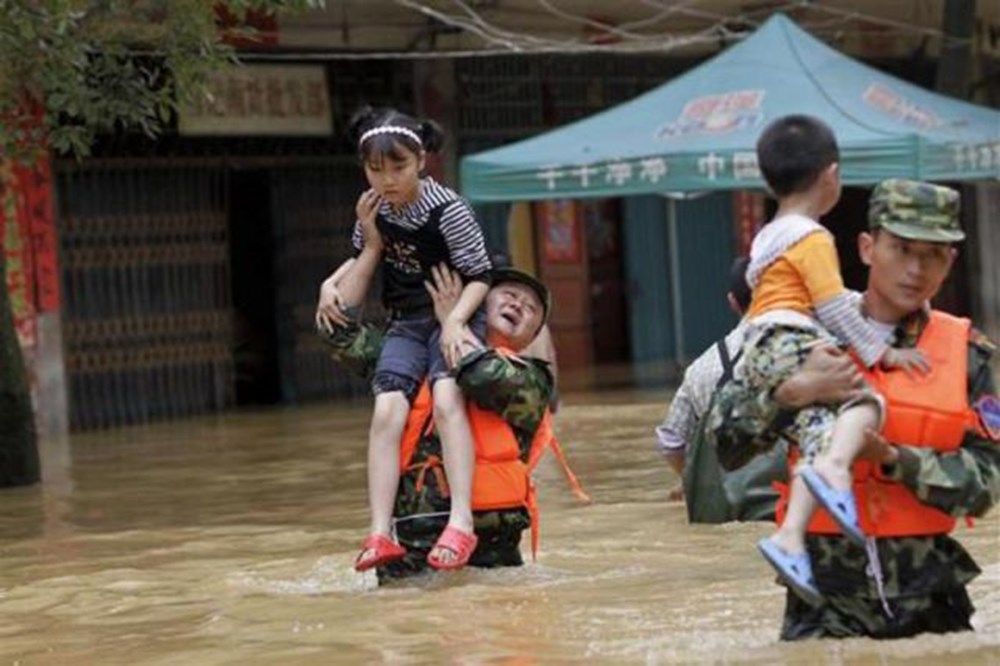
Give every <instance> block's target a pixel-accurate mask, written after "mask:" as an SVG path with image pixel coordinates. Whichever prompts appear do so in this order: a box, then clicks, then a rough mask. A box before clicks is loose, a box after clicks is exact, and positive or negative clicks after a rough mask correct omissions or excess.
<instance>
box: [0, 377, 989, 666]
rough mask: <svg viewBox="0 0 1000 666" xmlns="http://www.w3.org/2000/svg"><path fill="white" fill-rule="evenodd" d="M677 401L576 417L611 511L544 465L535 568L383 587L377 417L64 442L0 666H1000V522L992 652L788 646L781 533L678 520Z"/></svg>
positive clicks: (43, 491)
mask: <svg viewBox="0 0 1000 666" xmlns="http://www.w3.org/2000/svg"><path fill="white" fill-rule="evenodd" d="M667 398H668V394H667V393H666V392H663V391H661V392H648V393H647V392H617V393H605V394H589V395H580V396H569V397H568V398H567V400H566V402H565V406H564V409H563V410H562V411H561V412H560V415H559V419H558V430H559V432H560V435H561V439H562V441H563V442H564V444H565V446H566V449H567V451H568V455H569V456H570V459H571V462H572V463H573V465H574V467H575V469H576V471H577V473H578V474H579V476H580V477H581V480H582V481H583V483H584V485H585V487H586V489H587V490H588V491H589V492H590V494H591V495H592V497H593V498H594V503H593V504H592V505H589V506H584V505H581V504H579V503H578V502H577V501H576V500H575V498H574V497H573V496H572V494H571V493H570V492H569V491H568V489H567V488H566V487H565V485H564V484H563V482H562V478H561V473H560V472H559V470H558V468H557V467H556V466H555V464H553V463H552V461H546V463H544V464H543V465H542V466H541V467H540V469H539V478H540V482H541V495H540V497H541V505H542V510H543V514H542V547H541V552H540V554H539V557H538V560H537V562H535V563H529V564H528V565H527V566H525V567H523V568H519V569H499V570H490V571H482V570H473V569H467V570H463V571H460V572H455V573H451V574H443V575H441V574H439V575H434V576H427V577H424V578H421V579H416V580H411V581H405V582H402V583H395V584H393V585H391V586H387V587H383V588H377V587H376V586H375V582H374V575H373V574H370V573H369V574H367V575H360V574H356V573H354V572H353V570H352V568H351V565H352V562H353V558H354V556H355V554H356V548H357V546H358V544H359V542H360V540H361V539H362V537H363V536H364V531H365V527H366V525H367V511H366V500H365V468H364V458H365V456H364V451H365V441H366V432H367V423H368V417H369V412H368V408H367V406H366V405H363V404H362V405H356V406H334V405H324V406H313V407H308V408H300V409H281V410H275V411H270V412H256V413H245V414H244V413H237V414H230V415H225V416H222V417H213V418H204V419H196V420H191V421H186V422H181V423H172V424H162V425H155V426H149V427H143V428H130V429H123V430H117V431H112V432H102V433H90V434H85V435H78V436H74V437H73V438H72V441H71V442H70V443H69V444H68V445H67V443H66V442H46V443H45V446H46V450H45V460H46V463H47V467H46V475H47V479H46V482H45V483H44V484H43V485H41V486H37V487H34V488H27V489H15V490H7V491H3V492H0V502H2V510H0V663H4V664H60V665H61V664H71V665H73V666H81V665H84V664H139V663H141V664H198V665H208V664H232V663H240V664H320V663H323V664H327V663H338V664H340V663H343V664H378V663H389V664H396V663H399V664H410V663H444V664H508V665H518V666H526V665H530V664H569V663H579V662H582V661H584V660H588V661H591V662H593V663H637V664H672V663H691V662H714V663H767V664H783V663H788V664H791V663H819V664H867V663H880V664H895V663H902V662H903V661H906V662H907V663H923V664H993V665H997V664H1000V511H994V513H993V514H992V515H990V516H989V517H987V518H986V519H984V520H981V521H979V523H978V524H977V526H976V528H975V529H973V530H969V529H967V528H965V527H962V528H960V531H959V534H958V536H959V538H960V539H961V540H962V542H963V543H964V544H965V545H966V547H967V548H968V549H969V550H970V552H971V553H972V554H973V556H974V557H975V558H976V559H977V561H978V562H979V563H980V565H981V566H982V568H983V570H984V573H983V575H982V576H980V577H979V578H978V579H977V580H976V581H975V582H974V583H973V584H972V585H971V586H970V594H971V596H972V599H973V602H974V603H975V604H976V606H977V608H978V612H977V613H976V615H975V617H974V624H975V627H976V629H977V631H976V633H967V634H957V635H948V636H930V635H927V636H920V637H917V638H914V639H906V640H899V641H884V642H876V641H870V640H861V639H855V640H848V641H823V642H815V641H811V642H807V643H800V644H783V643H780V642H779V641H778V640H777V635H778V630H779V625H780V618H781V612H782V608H783V599H784V596H783V592H784V590H783V588H780V587H778V586H777V585H776V584H775V583H774V576H773V575H772V573H771V572H770V569H769V568H768V567H767V565H766V564H765V562H764V561H763V560H762V559H761V558H760V557H759V556H758V555H757V554H756V552H755V550H754V548H753V544H754V541H755V540H756V539H757V538H759V537H760V536H762V535H764V534H766V533H767V532H768V530H769V526H767V525H765V524H760V523H754V524H730V525H724V526H699V527H690V526H688V525H687V524H686V522H685V515H684V510H683V507H682V505H680V504H678V503H669V502H668V501H667V495H668V492H669V490H670V489H671V487H673V486H674V485H675V483H676V479H675V477H674V476H673V475H672V473H671V472H670V471H669V470H668V469H667V468H666V465H665V464H663V463H662V462H661V461H660V460H659V458H658V457H657V455H656V453H655V452H654V449H653V435H652V428H653V427H654V425H655V424H656V423H657V422H658V421H659V420H660V418H661V417H662V415H663V412H664V409H665V405H666V402H667ZM527 541H528V539H527V538H526V539H525V542H526V543H527Z"/></svg>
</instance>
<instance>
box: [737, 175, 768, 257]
mask: <svg viewBox="0 0 1000 666" xmlns="http://www.w3.org/2000/svg"><path fill="white" fill-rule="evenodd" d="M733 207H734V208H735V209H736V214H735V215H734V216H733V217H734V218H735V220H736V247H737V250H738V252H739V255H740V256H744V257H745V256H747V255H749V254H750V244H751V243H752V242H753V237H754V236H755V235H756V234H757V232H758V231H759V230H760V228H761V226H762V225H763V224H764V197H763V195H760V194H756V193H754V192H747V191H744V190H740V191H737V192H735V193H734V194H733Z"/></svg>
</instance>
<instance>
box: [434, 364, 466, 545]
mask: <svg viewBox="0 0 1000 666" xmlns="http://www.w3.org/2000/svg"><path fill="white" fill-rule="evenodd" d="M434 424H435V426H436V427H437V430H438V433H439V434H440V435H441V452H442V454H443V456H444V469H445V473H447V475H448V487H449V488H450V490H451V514H450V515H449V516H448V525H449V526H451V527H454V528H456V529H459V530H461V531H463V532H472V473H473V469H474V466H475V462H476V457H475V452H474V447H473V443H472V430H471V429H470V427H469V418H468V416H467V415H466V413H465V399H464V398H463V397H462V391H461V389H459V388H458V384H456V383H455V380H454V379H453V378H451V377H445V378H442V379H439V380H438V381H436V382H435V383H434ZM440 555H441V557H440V559H441V560H444V561H447V560H449V559H451V558H452V555H453V553H451V552H450V551H449V550H447V549H444V550H443V552H442V553H441V554H440Z"/></svg>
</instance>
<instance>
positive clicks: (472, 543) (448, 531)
mask: <svg viewBox="0 0 1000 666" xmlns="http://www.w3.org/2000/svg"><path fill="white" fill-rule="evenodd" d="M477 543H479V538H478V537H477V536H476V535H475V534H469V533H468V532H463V531H462V530H460V529H458V528H456V527H451V526H448V527H446V528H444V532H442V533H441V536H440V537H438V540H437V543H435V544H434V549H438V548H442V549H444V550H448V551H451V552H452V553H454V554H455V558H454V559H453V560H450V561H447V562H445V561H443V560H441V559H440V558H439V557H435V556H434V550H431V554H430V555H428V556H427V564H429V565H431V566H432V567H433V568H435V569H439V570H442V571H447V570H449V569H461V568H462V567H464V566H465V565H466V564H468V563H469V558H470V557H472V553H473V551H475V550H476V544H477Z"/></svg>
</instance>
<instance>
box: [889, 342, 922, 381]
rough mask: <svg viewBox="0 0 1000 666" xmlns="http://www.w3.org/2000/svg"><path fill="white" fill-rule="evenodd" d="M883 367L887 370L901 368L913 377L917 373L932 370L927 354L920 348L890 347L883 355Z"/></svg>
mask: <svg viewBox="0 0 1000 666" xmlns="http://www.w3.org/2000/svg"><path fill="white" fill-rule="evenodd" d="M882 367H883V368H885V369H886V370H896V369H900V368H901V369H903V370H905V371H906V374H908V375H910V376H911V377H912V376H914V375H916V374H920V375H926V374H927V373H928V372H930V371H931V364H930V363H929V362H928V361H927V356H926V355H925V354H924V352H922V351H921V350H919V349H892V348H889V349H888V350H886V352H885V354H884V355H883V356H882Z"/></svg>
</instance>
